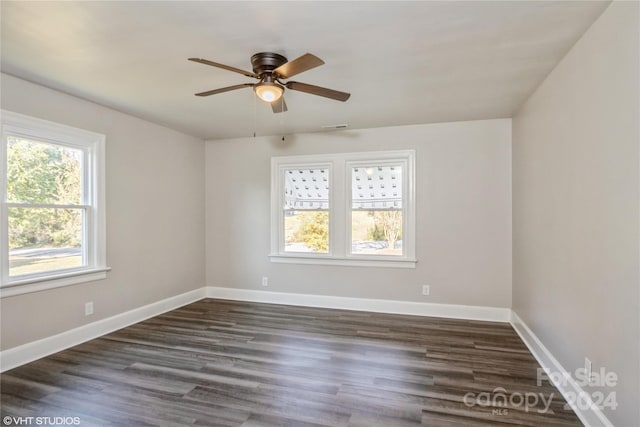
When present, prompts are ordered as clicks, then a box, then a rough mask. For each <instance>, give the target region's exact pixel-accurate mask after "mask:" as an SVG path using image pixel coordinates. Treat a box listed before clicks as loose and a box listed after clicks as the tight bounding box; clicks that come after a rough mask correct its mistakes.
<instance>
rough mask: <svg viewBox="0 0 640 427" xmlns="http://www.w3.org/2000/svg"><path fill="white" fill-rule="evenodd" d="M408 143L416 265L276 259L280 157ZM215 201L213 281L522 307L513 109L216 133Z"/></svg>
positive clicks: (210, 159) (211, 190)
mask: <svg viewBox="0 0 640 427" xmlns="http://www.w3.org/2000/svg"><path fill="white" fill-rule="evenodd" d="M327 102H328V101H327ZM399 149H415V150H416V182H417V183H416V198H417V206H416V217H417V221H416V228H417V235H416V255H417V259H418V263H417V266H416V268H415V269H397V268H370V267H369V268H366V267H340V266H318V265H296V264H277V263H272V262H270V260H269V258H268V254H269V241H270V240H269V239H270V231H269V224H270V220H269V218H270V211H269V209H270V158H271V157H272V156H287V155H301V154H322V153H339V152H365V151H383V150H399ZM206 204H207V209H206V224H207V229H206V245H207V284H208V285H209V286H221V287H231V288H243V289H262V290H267V291H274V292H291V293H299V294H314V295H332V296H344V297H356V298H373V299H388V300H403V301H423V302H431V303H446V304H463V305H479V306H490V307H510V305H511V120H510V119H502V120H487V121H473V122H456V123H444V124H434V125H418V126H403V127H388V128H376V129H365V130H349V131H336V132H324V133H312V134H296V135H291V136H286V137H285V140H284V141H282V139H281V137H257V138H253V137H250V138H245V139H231V140H222V141H220V140H218V141H208V142H207V144H206ZM262 276H267V277H268V278H269V286H268V287H267V288H263V287H261V278H262ZM423 284H429V285H430V286H431V296H429V297H425V296H422V294H421V285H423Z"/></svg>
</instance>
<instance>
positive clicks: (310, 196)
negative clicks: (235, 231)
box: [284, 168, 329, 253]
mask: <svg viewBox="0 0 640 427" xmlns="http://www.w3.org/2000/svg"><path fill="white" fill-rule="evenodd" d="M284 186H285V188H284V194H285V200H284V230H285V231H284V234H285V235H284V243H285V245H284V250H285V252H316V253H328V252H329V170H328V169H327V168H317V169H286V170H285V171H284Z"/></svg>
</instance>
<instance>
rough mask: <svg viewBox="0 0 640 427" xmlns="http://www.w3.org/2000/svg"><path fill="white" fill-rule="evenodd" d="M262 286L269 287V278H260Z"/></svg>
mask: <svg viewBox="0 0 640 427" xmlns="http://www.w3.org/2000/svg"><path fill="white" fill-rule="evenodd" d="M262 286H269V278H268V277H267V276H262Z"/></svg>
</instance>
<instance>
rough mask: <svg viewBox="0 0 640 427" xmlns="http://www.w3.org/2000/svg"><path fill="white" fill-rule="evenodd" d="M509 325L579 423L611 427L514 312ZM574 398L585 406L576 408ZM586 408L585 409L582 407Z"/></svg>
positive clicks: (589, 397) (585, 393) (589, 426)
mask: <svg viewBox="0 0 640 427" xmlns="http://www.w3.org/2000/svg"><path fill="white" fill-rule="evenodd" d="M511 325H512V326H513V328H514V329H515V330H516V332H517V333H518V335H520V338H521V339H522V341H524V343H525V345H526V346H527V347H528V348H529V351H531V353H532V354H533V356H534V357H535V358H536V360H537V361H538V363H539V364H540V366H542V369H544V370H545V372H546V373H547V375H548V376H549V378H550V379H551V380H552V382H553V385H554V386H556V388H557V389H558V391H559V392H560V394H562V396H564V398H565V400H567V402H569V403H570V405H571V409H573V412H575V413H576V415H577V416H578V418H580V421H582V423H583V424H584V425H585V426H587V427H596V426H597V427H600V426H603V427H613V423H612V422H611V421H609V419H608V418H607V417H606V416H605V415H604V413H603V412H602V410H601V409H600V408H598V406H597V405H595V404H594V403H593V401H592V400H591V395H590V394H589V393H587V392H585V391H584V390H583V389H582V387H580V385H579V384H578V383H576V381H575V380H574V378H573V376H572V375H570V373H569V372H568V371H567V370H566V369H565V368H564V367H563V366H562V365H561V364H560V362H558V360H557V359H556V358H555V357H554V356H553V354H551V352H550V351H549V349H548V348H547V347H545V345H544V344H543V343H542V341H540V339H539V338H538V337H537V336H536V334H534V333H533V331H532V330H531V329H529V327H528V326H527V324H526V323H524V321H523V320H522V319H521V318H520V317H519V316H518V315H517V314H516V313H515V312H514V311H512V312H511ZM556 378H566V379H567V380H566V381H564V382H563V381H560V382H559V381H553V380H554V379H556ZM575 396H583V397H584V399H588V400H583V401H586V402H587V404H586V405H580V406H577V405H576V404H575V403H576V400H578V399H577V398H576V397H575ZM583 406H584V407H588V409H585V408H584V407H583Z"/></svg>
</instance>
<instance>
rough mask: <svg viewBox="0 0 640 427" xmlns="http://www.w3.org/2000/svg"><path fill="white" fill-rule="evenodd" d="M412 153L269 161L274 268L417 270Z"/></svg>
mask: <svg viewBox="0 0 640 427" xmlns="http://www.w3.org/2000/svg"><path fill="white" fill-rule="evenodd" d="M414 157H415V153H414V151H413V150H404V151H382V152H369V153H342V154H328V155H312V156H289V157H274V158H272V164H271V206H272V213H271V217H272V221H271V254H270V255H271V260H272V261H274V262H291V263H307V264H336V265H354V266H357V265H361V266H382V267H409V268H411V267H415V262H416V260H415V177H414V176H415V170H414V169H415V160H414Z"/></svg>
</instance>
